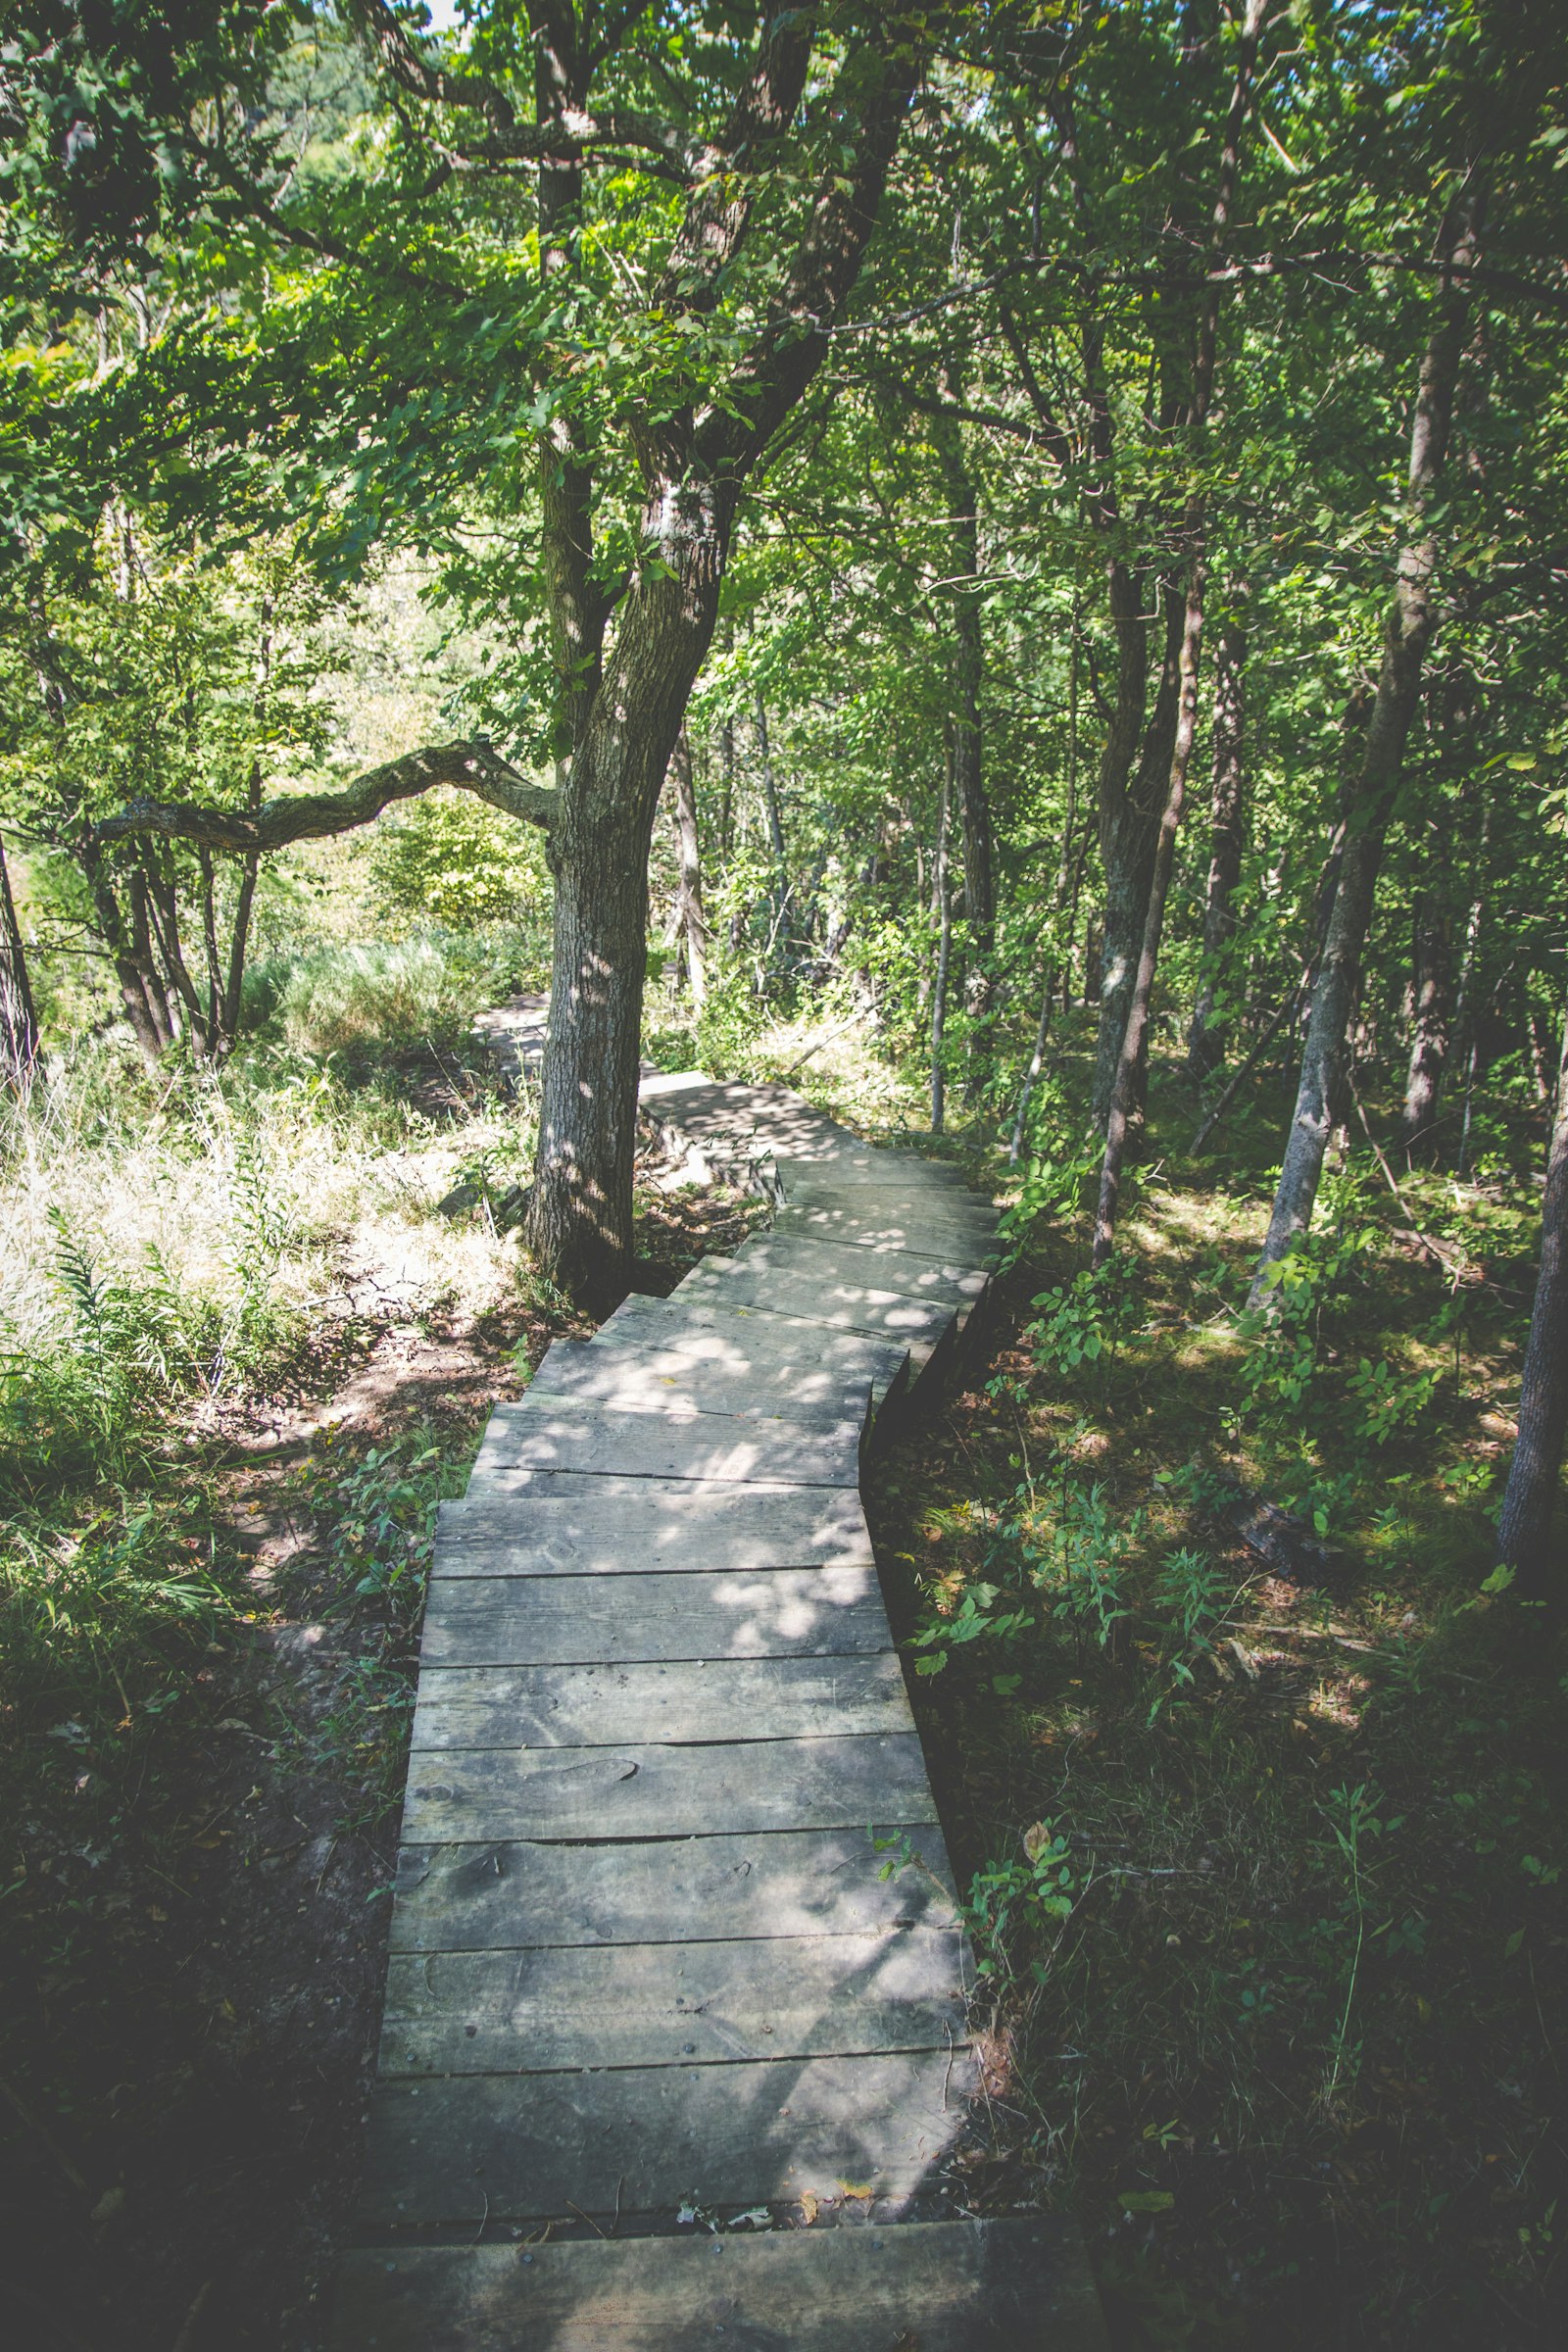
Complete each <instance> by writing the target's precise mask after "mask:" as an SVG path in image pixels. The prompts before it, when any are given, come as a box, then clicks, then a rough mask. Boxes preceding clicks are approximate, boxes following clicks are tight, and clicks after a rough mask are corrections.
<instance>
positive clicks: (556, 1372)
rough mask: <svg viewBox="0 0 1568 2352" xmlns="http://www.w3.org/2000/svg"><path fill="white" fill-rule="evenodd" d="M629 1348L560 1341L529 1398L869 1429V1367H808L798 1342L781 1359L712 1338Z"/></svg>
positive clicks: (652, 1339)
mask: <svg viewBox="0 0 1568 2352" xmlns="http://www.w3.org/2000/svg"><path fill="white" fill-rule="evenodd" d="M643 1329H644V1335H645V1338H646V1339H647V1340H648V1341H649V1343H650V1344H648V1345H646V1346H644V1347H641V1348H628V1347H627V1346H626V1345H625V1344H624V1342H623V1341H622V1340H620V1339H618V1338H617V1339H615V1340H612V1341H610V1342H609V1343H606V1342H605V1341H603V1340H601V1339H592V1340H569V1341H563V1340H558V1341H557V1342H556V1343H555V1346H554V1347H553V1348H549V1349H547V1350H546V1353H545V1357H544V1360H543V1362H542V1363H541V1364H540V1366H539V1369H538V1371H537V1372H536V1373H535V1374H534V1376H533V1379H532V1380H531V1381H530V1382H529V1383H528V1395H529V1397H562V1398H570V1399H571V1400H572V1401H573V1402H581V1403H585V1404H600V1405H608V1406H610V1407H611V1408H612V1409H613V1410H614V1411H616V1412H660V1413H667V1412H673V1413H682V1414H690V1413H724V1414H727V1415H729V1416H730V1417H731V1418H734V1419H743V1420H756V1421H778V1420H784V1421H794V1422H804V1423H808V1424H810V1425H811V1426H813V1427H832V1426H839V1427H844V1426H848V1425H850V1424H854V1425H855V1426H857V1427H859V1428H863V1427H864V1425H865V1421H866V1418H867V1416H868V1414H869V1412H870V1409H871V1379H870V1372H869V1368H868V1367H865V1366H862V1367H860V1368H858V1371H855V1372H851V1373H847V1374H846V1373H842V1372H839V1371H837V1370H836V1369H835V1367H834V1366H833V1365H832V1364H831V1363H823V1362H822V1361H820V1360H817V1361H815V1362H809V1361H808V1360H806V1358H807V1350H806V1348H803V1347H802V1346H801V1344H800V1342H799V1341H797V1342H796V1343H795V1345H794V1346H793V1347H792V1348H790V1349H789V1350H788V1352H787V1354H785V1355H783V1356H780V1355H778V1354H776V1353H775V1354H774V1355H772V1356H771V1358H770V1357H769V1355H768V1352H767V1351H766V1350H765V1349H758V1348H752V1349H749V1350H743V1349H741V1348H739V1347H737V1346H735V1345H733V1344H732V1343H730V1342H728V1341H726V1339H725V1338H724V1337H723V1336H722V1335H720V1334H715V1333H713V1332H705V1331H699V1332H696V1333H691V1334H688V1335H687V1344H686V1345H685V1346H684V1347H660V1346H659V1345H658V1335H657V1333H650V1332H648V1330H647V1326H646V1325H645V1326H644V1327H643Z"/></svg>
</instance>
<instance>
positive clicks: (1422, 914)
mask: <svg viewBox="0 0 1568 2352" xmlns="http://www.w3.org/2000/svg"><path fill="white" fill-rule="evenodd" d="M1437 846H1438V845H1437V844H1436V843H1434V844H1433V847H1434V848H1437ZM1411 976H1412V981H1413V990H1412V994H1413V998H1414V1002H1413V1004H1412V1006H1411V1015H1410V1066H1409V1070H1408V1072H1407V1073H1406V1077H1405V1083H1404V1117H1403V1120H1402V1122H1401V1125H1400V1131H1399V1140H1400V1142H1401V1143H1402V1144H1403V1146H1404V1149H1405V1152H1406V1155H1407V1156H1409V1157H1412V1158H1414V1157H1417V1156H1419V1157H1421V1158H1423V1159H1430V1158H1431V1156H1432V1154H1433V1152H1434V1150H1435V1141H1436V1139H1435V1137H1434V1134H1433V1128H1434V1124H1435V1122H1436V1119H1437V1115H1438V1097H1439V1095H1440V1093H1441V1092H1442V1088H1443V1074H1444V1071H1445V1070H1446V1067H1447V1061H1448V1036H1449V1024H1450V1016H1451V1013H1452V1009H1453V957H1452V954H1451V952H1450V948H1449V942H1448V921H1447V915H1446V911H1445V909H1444V907H1442V905H1441V903H1440V902H1439V900H1438V899H1437V897H1436V896H1435V895H1434V894H1433V893H1432V892H1430V891H1423V892H1421V893H1420V895H1419V896H1418V898H1417V900H1416V905H1415V954H1414V957H1413V968H1412V975H1411Z"/></svg>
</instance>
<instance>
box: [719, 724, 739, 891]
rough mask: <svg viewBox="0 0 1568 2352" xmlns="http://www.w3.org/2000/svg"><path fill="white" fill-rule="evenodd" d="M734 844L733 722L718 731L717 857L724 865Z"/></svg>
mask: <svg viewBox="0 0 1568 2352" xmlns="http://www.w3.org/2000/svg"><path fill="white" fill-rule="evenodd" d="M734 844H735V721H734V720H733V719H732V718H726V719H725V720H724V722H723V724H722V726H721V727H720V728H719V730H718V855H719V858H720V859H721V860H722V861H723V863H724V864H725V865H728V863H729V856H730V852H731V850H732V849H733V847H734Z"/></svg>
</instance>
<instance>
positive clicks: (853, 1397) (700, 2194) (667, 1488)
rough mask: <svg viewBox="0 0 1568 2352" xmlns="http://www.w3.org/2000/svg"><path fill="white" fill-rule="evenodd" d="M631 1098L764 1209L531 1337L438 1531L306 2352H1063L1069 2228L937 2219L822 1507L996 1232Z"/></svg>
mask: <svg viewBox="0 0 1568 2352" xmlns="http://www.w3.org/2000/svg"><path fill="white" fill-rule="evenodd" d="M514 1044H515V1050H516V1040H515V1032H514ZM529 1045H530V1040H529V1039H528V1037H527V1035H526V1030H525V1032H524V1035H523V1037H522V1040H521V1050H520V1056H519V1057H520V1058H522V1059H523V1060H524V1061H525V1060H526V1058H527V1055H528V1050H529ZM644 1093H645V1100H646V1101H647V1103H648V1104H649V1106H650V1108H652V1109H654V1110H656V1111H657V1112H658V1113H659V1114H660V1115H661V1116H662V1117H664V1118H665V1119H667V1120H668V1121H669V1122H670V1123H671V1125H672V1126H673V1127H677V1128H678V1130H679V1133H680V1135H681V1137H682V1138H683V1139H685V1141H686V1142H687V1143H689V1144H692V1145H694V1146H695V1147H696V1148H697V1150H698V1151H699V1152H701V1153H703V1154H704V1155H706V1156H707V1157H708V1158H709V1160H710V1161H711V1162H712V1163H714V1164H725V1165H730V1166H735V1165H749V1166H751V1167H753V1168H755V1169H758V1170H759V1171H760V1174H762V1175H763V1176H765V1180H766V1181H767V1182H768V1184H769V1186H770V1188H771V1189H772V1190H773V1191H774V1193H775V1195H776V1196H777V1198H778V1201H779V1205H778V1209H777V1214H776V1219H775V1222H774V1225H773V1227H772V1229H771V1230H770V1231H769V1232H767V1233H766V1234H764V1235H760V1236H758V1237H756V1238H754V1239H753V1240H752V1241H750V1242H748V1243H747V1244H746V1245H745V1247H744V1248H743V1249H741V1250H738V1251H737V1252H736V1254H735V1255H734V1257H732V1258H718V1259H715V1258H710V1259H708V1260H706V1261H705V1262H704V1263H703V1264H702V1265H701V1266H699V1267H698V1268H697V1269H696V1270H695V1271H694V1272H693V1273H692V1274H690V1275H688V1276H687V1278H686V1279H685V1281H683V1282H682V1283H681V1284H680V1285H679V1287H678V1288H677V1290H676V1291H675V1293H674V1294H673V1296H672V1297H671V1298H669V1299H645V1298H633V1299H628V1300H627V1302H626V1304H625V1305H624V1306H622V1307H621V1308H620V1309H619V1310H618V1311H617V1312H616V1313H615V1314H614V1315H613V1316H612V1317H611V1319H610V1321H609V1322H608V1323H607V1324H606V1325H605V1326H604V1328H603V1329H602V1330H601V1331H600V1332H599V1333H598V1334H597V1335H596V1336H595V1338H594V1339H593V1340H591V1341H589V1342H586V1343H583V1342H575V1343H572V1342H564V1343H558V1344H557V1345H556V1346H555V1347H553V1348H551V1349H550V1350H549V1352H548V1354H547V1355H546V1357H545V1359H544V1362H543V1363H542V1365H541V1366H540V1369H539V1372H538V1374H537V1376H536V1378H535V1379H534V1381H533V1383H532V1385H531V1387H530V1388H529V1390H528V1392H527V1394H526V1396H525V1397H523V1398H522V1399H521V1400H520V1401H519V1402H518V1403H515V1404H509V1405H504V1406H501V1407H499V1408H498V1410H497V1411H496V1413H495V1414H494V1415H493V1417H492V1419H491V1422H490V1426H489V1428H488V1430H487V1432H486V1435H485V1439H484V1443H483V1446H481V1449H480V1452H479V1456H478V1459H477V1461H476V1462H475V1464H474V1468H473V1473H472V1477H471V1480H470V1483H469V1487H468V1492H467V1494H466V1497H465V1498H464V1500H463V1501H462V1502H459V1503H453V1504H443V1506H442V1510H441V1519H440V1526H439V1531H438V1535H437V1541H436V1552H435V1562H434V1569H433V1574H432V1579H431V1585H430V1596H429V1604H428V1610H427V1617H426V1626H425V1634H424V1647H423V1652H422V1658H421V1665H420V1675H419V1687H418V1698H417V1712H416V1716H415V1726H414V1739H413V1752H412V1755H411V1758H410V1765H409V1781H408V1795H407V1800H406V1807H405V1814H404V1824H403V1844H402V1849H401V1853H400V1857H399V1868H398V1881H397V1890H396V1895H395V1899H394V1908H393V1919H392V1931H391V1956H390V1960H389V1963H388V1974H387V1988H386V2004H385V2014H384V2019H383V2026H382V2036H381V2048H380V2058H379V2068H378V2075H377V2082H376V2087H375V2092H374V2097H373V2103H372V2111H371V2116H370V2122H369V2130H368V2150H367V2165H366V2174H365V2184H364V2191H363V2196H362V2199H361V2205H360V2211H359V2214H358V2217H357V2221H356V2225H355V2229H354V2233H353V2234H354V2242H353V2244H352V2245H351V2246H350V2248H349V2249H348V2250H347V2252H346V2253H345V2254H344V2256H343V2259H342V2264H341V2272H340V2280H339V2291H338V2298H337V2305H336V2312H335V2320H334V2332H333V2337H332V2341H333V2344H334V2347H335V2352H364V2348H368V2347H378V2348H379V2352H524V2347H526V2352H601V2348H603V2347H611V2346H613V2347H615V2348H616V2352H685V2348H686V2347H688V2346H691V2347H695V2346H697V2345H698V2344H703V2345H709V2344H714V2345H718V2346H719V2347H720V2352H735V2348H736V2347H750V2348H752V2352H763V2347H767V2348H768V2352H783V2348H785V2347H791V2348H800V2352H893V2348H894V2347H895V2346H903V2347H906V2352H912V2347H914V2346H916V2345H917V2346H918V2347H919V2352H960V2348H961V2352H973V2348H978V2347H981V2346H995V2347H998V2352H1001V2348H1002V2347H1008V2348H1021V2347H1022V2346H1024V2345H1025V2344H1027V2345H1030V2346H1039V2347H1043V2346H1045V2345H1047V2344H1048V2343H1049V2344H1051V2345H1053V2346H1056V2345H1060V2346H1062V2347H1064V2348H1066V2347H1071V2348H1072V2352H1077V2348H1079V2347H1092V2346H1096V2345H1098V2344H1099V2343H1100V2342H1101V2341H1102V2338H1101V2335H1100V2332H1099V2329H1100V2322H1099V2312H1098V2305H1097V2304H1096V2301H1095V2297H1094V2289H1093V2286H1092V2284H1091V2283H1090V2281H1089V2279H1088V2276H1087V2272H1086V2269H1085V2266H1084V2263H1083V2258H1082V2252H1081V2249H1080V2248H1079V2247H1078V2246H1077V2244H1076V2241H1075V2240H1074V2238H1073V2236H1072V2233H1071V2231H1070V2229H1064V2228H1063V2227H1062V2226H1060V2225H1057V2224H1054V2223H1051V2222H1048V2221H1044V2220H1042V2219H1041V2218H1040V2217H1027V2218H1023V2219H1019V2220H1016V2221H1003V2222H989V2223H975V2222H970V2221H965V2220H961V2219H956V2218H954V2212H955V2208H954V2203H953V2199H952V2196H951V2193H950V2189H949V2183H948V2179H947V2171H948V2167H949V2166H950V2164H951V2161H952V2159H953V2157H954V2155H955V2154H956V2151H957V2149H958V2147H959V2144H960V2143H961V2141H962V2139H963V2137H964V2135H965V2133H966V2132H967V2131H968V2130H969V2128H970V2127H969V2101H970V2098H971V2094H972V2092H973V2090H974V2087H975V2060H974V2054H973V2051H972V2049H971V2045H970V2037H969V2027H968V2023H967V1994H968V1991H969V1989H970V1962H969V1957H968V1953H967V1948H966V1945H965V1942H964V1938H963V1936H962V1934H961V1933H960V1931H959V1927H958V1922H957V1918H956V1904H955V1893H954V1885H953V1878H952V1873H951V1870H950V1867H949V1862H948V1857H947V1853H946V1849H945V1847H944V1844H943V1839H942V1833H941V1830H940V1827H939V1826H938V1822H937V1816H936V1809H935V1806H934V1805H933V1802H932V1797H931V1789H930V1786H929V1782H928V1780H927V1776H926V1771H925V1765H924V1760H923V1758H922V1755H921V1751H920V1743H919V1740H918V1738H917V1737H916V1734H915V1730H914V1725H913V1721H912V1718H911V1716H910V1713H909V1705H908V1699H907V1694H906V1691H905V1685H904V1677H903V1672H902V1669H901V1665H900V1661H899V1659H898V1657H897V1655H896V1653H895V1650H894V1646H893V1641H892V1636H891V1634H890V1631H889V1627H888V1620H887V1615H886V1611H885V1609H884V1607H883V1603H882V1598H881V1593H880V1591H879V1587H878V1582H877V1575H876V1567H875V1562H874V1560H873V1557H872V1551H871V1544H870V1541H869V1537H868V1535H867V1532H866V1524H865V1517H864V1513H863V1511H862V1509H861V1504H860V1496H859V1491H858V1478H859V1469H860V1463H861V1460H862V1458H863V1454H864V1451H865V1448H866V1446H867V1445H868V1443H872V1442H874V1441H875V1440H876V1439H877V1438H878V1437H880V1436H882V1435H884V1434H885V1433H886V1432H887V1430H888V1429H889V1428H890V1427H893V1426H896V1424H897V1422H898V1420H899V1418H900V1417H901V1416H902V1415H904V1414H906V1413H907V1412H908V1411H909V1410H910V1409H911V1408H912V1406H913V1405H914V1403H915V1402H916V1400H917V1399H918V1397H919V1396H920V1394H921V1392H922V1391H923V1390H924V1389H926V1388H927V1387H928V1386H929V1385H930V1384H932V1383H934V1382H936V1381H938V1380H940V1379H941V1377H942V1375H943V1369H944V1366H945V1364H946V1362H947V1360H948V1358H949V1356H950V1355H951V1353H952V1351H953V1349H954V1348H955V1346H956V1342H957V1340H958V1337H959V1335H960V1333H961V1330H962V1327H963V1324H964V1323H965V1321H966V1319H967V1318H968V1316H969V1315H970V1313H971V1312H972V1311H973V1310H974V1308H975V1307H976V1306H977V1305H978V1304H979V1302H980V1300H981V1299H982V1298H983V1296H984V1292H985V1288H986V1282H987V1278H988V1276H987V1269H988V1267H989V1266H990V1264H991V1263H992V1262H993V1260H994V1256H995V1242H994V1236H995V1228H996V1214H995V1211H994V1210H992V1209H991V1208H990V1207H989V1206H987V1205H985V1204H982V1203H981V1202H979V1201H976V1200H975V1199H974V1197H973V1196H972V1195H970V1194H969V1193H967V1192H966V1191H965V1190H964V1189H963V1187H962V1186H961V1185H960V1184H959V1183H958V1182H957V1181H956V1178H955V1177H954V1176H953V1175H952V1174H951V1173H950V1172H949V1171H946V1170H944V1169H943V1168H941V1167H939V1166H936V1165H933V1164H931V1163H928V1162H922V1161H920V1160H918V1159H916V1158H914V1157H913V1156H912V1155H911V1154H908V1153H906V1152H890V1151H873V1150H869V1149H867V1147H866V1146H864V1145H863V1144H862V1143H860V1142H859V1141H858V1139H857V1138H855V1137H854V1136H853V1135H851V1134H850V1133H849V1132H848V1131H847V1130H845V1129H843V1128H842V1127H839V1126H837V1125H835V1124H834V1122H833V1121H831V1120H830V1119H827V1118H825V1117H823V1116H822V1115H821V1114H819V1113H818V1112H815V1111H813V1110H811V1109H810V1108H809V1106H808V1105H807V1104H805V1103H802V1102H801V1101H800V1100H799V1099H798V1098H797V1097H795V1096H793V1095H790V1094H788V1093H787V1092H785V1091H784V1090H783V1089H781V1088H765V1087H764V1088H743V1087H723V1086H716V1085H713V1084H711V1082H709V1081H707V1080H702V1079H668V1078H650V1079H648V1080H646V1081H645V1089H644ZM879 1839H881V1840H890V1841H894V1842H891V1843H889V1844H887V1845H886V1846H884V1847H882V1848H880V1849H879V1846H878V1843H877V1840H879ZM894 1856H897V1857H899V1858H900V1859H901V1861H902V1865H903V1866H902V1867H899V1868H897V1869H895V1870H894V1871H893V1872H892V1873H891V1874H890V1875H886V1876H884V1875H883V1873H884V1862H885V1859H888V1858H892V1857H894Z"/></svg>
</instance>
